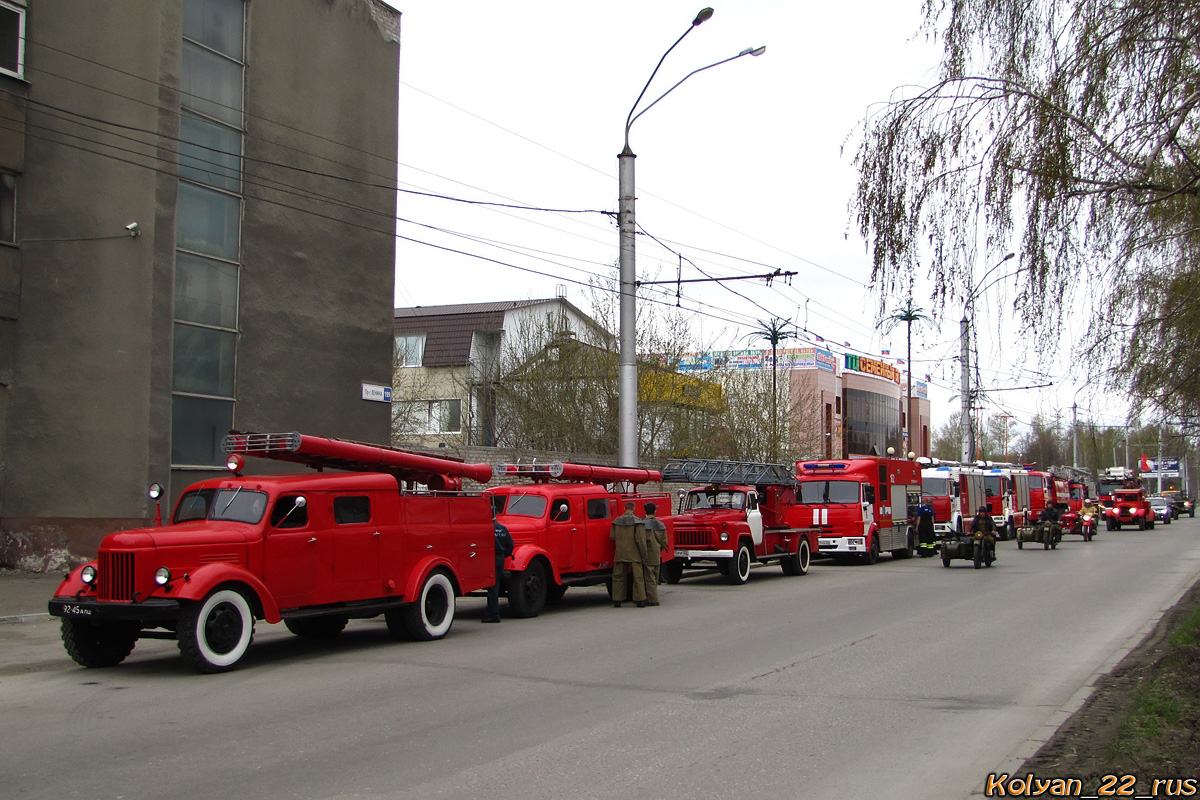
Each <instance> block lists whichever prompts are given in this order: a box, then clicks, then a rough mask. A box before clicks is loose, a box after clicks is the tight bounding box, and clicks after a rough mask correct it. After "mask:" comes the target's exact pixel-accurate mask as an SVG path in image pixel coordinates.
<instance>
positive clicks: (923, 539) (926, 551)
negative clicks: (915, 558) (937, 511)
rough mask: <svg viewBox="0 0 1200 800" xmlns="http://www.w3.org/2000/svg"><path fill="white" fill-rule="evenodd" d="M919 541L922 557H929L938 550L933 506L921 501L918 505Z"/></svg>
mask: <svg viewBox="0 0 1200 800" xmlns="http://www.w3.org/2000/svg"><path fill="white" fill-rule="evenodd" d="M917 542H918V545H917V547H918V551H919V552H920V554H921V558H928V557H929V556H931V555H933V554H934V552H935V551H936V550H937V543H936V542H935V541H934V535H933V506H931V505H929V504H928V503H921V505H920V506H918V507H917Z"/></svg>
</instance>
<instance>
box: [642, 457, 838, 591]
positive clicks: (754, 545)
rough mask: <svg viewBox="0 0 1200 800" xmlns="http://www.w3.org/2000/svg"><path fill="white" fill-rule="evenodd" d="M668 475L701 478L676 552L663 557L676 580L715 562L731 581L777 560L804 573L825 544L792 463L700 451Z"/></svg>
mask: <svg viewBox="0 0 1200 800" xmlns="http://www.w3.org/2000/svg"><path fill="white" fill-rule="evenodd" d="M662 474H663V480H666V481H671V482H673V483H692V484H701V485H700V486H697V487H696V488H694V489H691V490H689V491H687V492H686V493H685V494H684V495H683V497H682V498H681V500H680V507H679V513H678V514H676V515H675V517H674V523H675V558H674V559H673V560H672V561H671V562H669V563H664V564H663V569H664V571H665V574H666V578H667V581H668V582H669V583H676V582H678V581H679V579H680V577H681V576H682V575H683V570H684V569H688V568H692V567H697V566H700V567H706V566H708V565H709V564H710V563H715V564H716V565H717V569H718V570H719V571H720V572H721V574H723V575H725V576H726V577H727V578H728V580H729V582H730V583H731V584H734V585H735V586H736V585H741V584H743V583H745V582H746V581H747V579H749V577H750V564H751V563H752V562H755V561H758V562H760V563H765V562H771V561H777V562H779V565H780V566H781V567H782V568H783V574H785V575H803V574H805V573H806V572H808V566H809V562H810V560H811V558H812V554H813V552H815V549H816V546H817V531H816V528H815V527H804V523H803V522H801V521H799V520H800V519H801V518H802V516H803V515H802V514H800V513H799V511H800V509H799V508H798V507H797V506H796V487H797V481H796V477H795V476H794V475H793V474H792V473H791V470H790V469H789V468H788V467H787V465H785V464H763V463H751V462H744V461H716V460H712V459H703V458H692V459H682V460H677V461H670V462H668V463H667V465H666V466H665V467H663V471H662Z"/></svg>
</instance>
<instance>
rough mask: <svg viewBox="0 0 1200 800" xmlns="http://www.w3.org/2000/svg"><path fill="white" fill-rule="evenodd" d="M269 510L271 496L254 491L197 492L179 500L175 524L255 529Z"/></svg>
mask: <svg viewBox="0 0 1200 800" xmlns="http://www.w3.org/2000/svg"><path fill="white" fill-rule="evenodd" d="M266 510H267V493H266V492H260V491H257V490H254V489H243V488H242V487H241V486H238V487H236V488H234V489H197V490H195V491H191V492H187V493H186V494H184V496H183V497H181V498H179V506H178V507H177V508H176V509H175V516H174V518H172V520H171V521H172V522H194V521H195V520H198V519H213V520H229V521H232V522H245V523H247V524H249V525H255V524H257V523H258V522H259V521H261V520H262V518H263V512H264V511H266Z"/></svg>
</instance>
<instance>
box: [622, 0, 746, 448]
mask: <svg viewBox="0 0 1200 800" xmlns="http://www.w3.org/2000/svg"><path fill="white" fill-rule="evenodd" d="M712 15H713V10H712V9H711V8H705V9H703V10H701V11H700V13H699V14H697V15H696V18H695V19H694V20H692V24H691V25H689V26H688V29H687V30H686V31H684V32H683V35H682V36H680V37H679V38H678V39H676V40H675V44H673V45H671V46H670V47H668V48H667V52H665V53H663V54H662V58H660V59H659V60H658V65H657V66H656V67H655V68H654V71H653V72H651V73H650V79H649V80H647V81H646V85H645V86H644V87H642V91H641V93H640V94H639V95H638V98H637V100H636V101H634V103H633V108H631V109H629V116H627V117H626V118H625V147H624V149H623V150H621V154H620V155H618V156H617V165H618V171H617V178H618V181H619V194H620V200H619V206H618V214H617V226H618V228H619V229H620V233H621V261H620V267H621V315H620V323H621V331H620V333H621V336H620V339H621V354H620V360H619V362H618V372H617V397H618V410H617V433H618V444H619V453H618V459H619V462H620V464H619V465H620V466H622V467H636V466H637V464H638V441H637V439H638V435H637V431H638V425H637V417H638V413H637V386H638V381H637V332H636V319H637V306H636V295H635V294H634V292H635V290H636V288H637V255H636V246H635V244H634V237H635V235H636V223H635V219H634V210H633V201H634V174H633V160H634V159H635V158H637V156H635V155H634V154H633V151H632V150H631V149H629V129H630V128H631V127H633V123H634V122H635V121H637V119H638V117H640V116H642V114H645V113H646V112H647V111H649V110H650V109H651V108H653V107H654V106H655V105H657V104H658V102H659V101H660V100H662V99H663V98H664V97H666V96H667V95H669V94H670V93H671V92H673V91H675V89H677V88H679V85H680V84H682V83H683V82H684V81H686V80H687V79H688V78H690V77H692V76H693V75H695V74H696V73H698V72H703V71H704V70H706V69H712V68H713V67H718V66H720V65H721V64H727V63H729V62H730V61H734V60H735V59H739V58H741V57H742V56H761V55H762V54H763V53H765V52H766V50H767V48H766V47H751V48H747V49H745V50H743V51H742V52H740V53H738V54H737V55H736V56H730V57H729V58H726V59H722V60H721V61H717V62H716V63H713V64H709V65H708V66H707V67H701V68H700V69H695V70H692V71H691V72H689V73H688V74H687V75H684V76H683V78H681V79H680V80H679V81H678V82H677V83H676V84H675V85H674V86H672V87H671V88H670V89H667V90H666V91H665V92H663V93H662V94H660V95H659V96H658V97H657V98H656V99H655V100H654V101H653V102H651V103H650V104H648V105H647V106H646V107H645V108H643V109H642V110H641V111H638V105H639V104H640V103H641V102H642V98H643V97H645V96H646V90H647V89H649V88H650V84H651V82H653V80H654V76H655V75H657V74H658V70H659V67H661V66H662V65H663V62H664V61H666V59H667V56H668V55H670V53H671V51H672V50H674V49H675V47H676V46H677V45H678V44H679V43H680V42H682V41H683V39H684V37H685V36H687V35H688V34H689V33H691V32H692V29H693V28H695V27H697V26H698V25H700V24H701V23H702V22H705V21H706V20H708V18H709V17H711V16H712Z"/></svg>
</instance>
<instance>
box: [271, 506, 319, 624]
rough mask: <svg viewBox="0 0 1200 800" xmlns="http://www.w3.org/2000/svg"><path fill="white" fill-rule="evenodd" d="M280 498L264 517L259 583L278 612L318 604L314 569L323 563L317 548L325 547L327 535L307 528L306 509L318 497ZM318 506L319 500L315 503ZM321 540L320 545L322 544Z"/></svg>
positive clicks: (309, 525)
mask: <svg viewBox="0 0 1200 800" xmlns="http://www.w3.org/2000/svg"><path fill="white" fill-rule="evenodd" d="M300 497H302V495H299V494H285V495H280V496H279V497H278V498H277V499H276V500H275V504H274V505H272V506H271V513H270V515H269V516H268V517H267V527H266V534H265V540H266V541H265V543H264V552H263V583H265V584H266V585H267V588H268V589H270V590H271V594H272V595H273V596H274V597H275V602H276V603H278V604H279V607H280V608H295V607H297V606H303V605H310V604H312V603H314V602H320V600H317V599H315V598H316V596H317V593H318V575H317V569H318V565H320V564H321V563H324V562H325V561H327V559H326V558H323V555H322V552H321V548H322V547H326V546H328V544H329V542H328V535H327V534H326V533H325V532H324V531H320V530H318V526H317V525H312V524H309V505H311V502H312V500H313V499H315V498H319V497H320V495H314V494H311V493H310V494H308V495H306V496H303V498H304V502H303V503H299V504H297V499H298V498H300ZM318 502H319V500H318ZM322 540H324V541H322Z"/></svg>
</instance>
